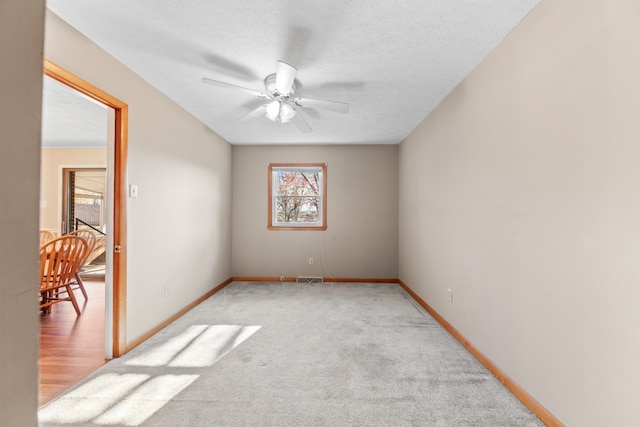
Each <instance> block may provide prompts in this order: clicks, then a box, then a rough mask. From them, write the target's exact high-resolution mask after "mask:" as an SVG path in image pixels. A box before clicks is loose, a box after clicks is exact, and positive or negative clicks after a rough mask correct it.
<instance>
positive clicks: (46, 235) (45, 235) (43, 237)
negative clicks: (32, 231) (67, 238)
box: [40, 230, 56, 246]
mask: <svg viewBox="0 0 640 427" xmlns="http://www.w3.org/2000/svg"><path fill="white" fill-rule="evenodd" d="M55 238H56V235H55V234H53V231H49V230H40V246H42V245H44V244H45V243H47V242H49V241H51V240H53V239H55Z"/></svg>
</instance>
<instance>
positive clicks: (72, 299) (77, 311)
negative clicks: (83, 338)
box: [65, 285, 81, 316]
mask: <svg viewBox="0 0 640 427" xmlns="http://www.w3.org/2000/svg"><path fill="white" fill-rule="evenodd" d="M65 286H66V287H67V292H68V293H69V299H70V300H71V304H73V308H74V309H75V310H76V314H77V315H78V316H80V314H81V313H80V307H78V301H77V300H76V296H75V295H74V294H73V289H71V285H65Z"/></svg>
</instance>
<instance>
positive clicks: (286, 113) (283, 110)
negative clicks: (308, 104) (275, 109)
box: [280, 103, 296, 123]
mask: <svg viewBox="0 0 640 427" xmlns="http://www.w3.org/2000/svg"><path fill="white" fill-rule="evenodd" d="M295 115H296V110H294V108H293V107H292V106H291V105H289V104H286V103H282V105H281V106H280V121H281V122H282V123H289V122H290V121H291V119H293V118H294V117H295Z"/></svg>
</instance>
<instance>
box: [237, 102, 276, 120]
mask: <svg viewBox="0 0 640 427" xmlns="http://www.w3.org/2000/svg"><path fill="white" fill-rule="evenodd" d="M268 105H269V104H263V105H261V106H259V107H257V108H254V109H253V110H251V111H249V112H248V113H247V114H245V115H244V116H242V117H240V120H238V121H239V122H247V121H249V120H252V119H255V118H256V117H260V116H263V115H265V114H266V112H267V106H268Z"/></svg>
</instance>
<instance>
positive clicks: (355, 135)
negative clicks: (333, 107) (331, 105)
mask: <svg viewBox="0 0 640 427" xmlns="http://www.w3.org/2000/svg"><path fill="white" fill-rule="evenodd" d="M538 2H539V0H404V1H397V0H396V1H394V0H326V1H319V0H315V1H314V0H297V1H291V0H289V1H287V0H261V1H257V0H234V1H233V2H230V1H223V0H190V1H187V0H166V1H162V2H158V1H154V0H137V1H130V0H110V1H103V0H48V1H47V6H48V8H49V9H50V10H52V11H53V12H54V13H56V14H57V15H58V16H60V17H61V18H62V19H64V20H65V21H67V22H68V23H69V24H71V25H72V26H73V27H75V28H76V29H78V30H79V31H80V32H81V33H83V34H85V35H86V36H87V37H88V38H89V39H91V40H93V41H94V42H95V43H97V44H98V45H100V46H101V47H102V48H103V49H105V50H106V51H107V52H109V53H110V54H111V55H113V56H114V57H116V58H117V59H119V60H120V61H121V62H123V63H124V64H125V65H127V66H128V67H129V68H130V69H132V70H133V71H134V72H136V73H137V74H138V75H140V76H141V77H142V78H143V79H144V80H146V81H147V82H149V83H150V84H151V85H153V86H155V87H156V88H157V89H158V90H160V91H161V92H163V93H165V94H166V95H167V96H168V97H170V98H171V99H173V100H174V101H175V102H176V103H178V104H179V105H181V106H182V107H183V108H184V109H186V110H187V111H189V112H191V114H193V115H194V116H195V117H197V118H198V119H199V120H201V121H202V122H203V123H205V124H206V125H207V126H209V127H210V128H211V129H212V130H214V131H215V132H217V133H218V134H219V135H221V136H222V137H223V138H224V139H226V140H227V141H229V142H231V143H233V144H260V143H269V144H279V143H320V144H398V143H400V142H401V141H402V140H403V139H404V138H405V137H406V136H407V135H408V134H409V133H410V132H411V131H412V130H413V129H414V128H415V127H416V126H417V125H418V124H419V123H420V122H421V121H422V120H423V119H424V118H425V117H426V116H427V115H428V114H429V113H430V112H431V111H432V110H433V109H434V108H435V107H436V106H437V105H438V103H439V102H440V101H441V100H442V99H443V98H444V97H445V96H446V95H447V94H448V93H449V92H450V91H451V90H452V89H453V88H454V87H455V86H456V85H457V84H458V83H459V82H460V81H461V80H462V79H463V78H464V77H465V76H466V75H467V74H468V73H469V72H470V71H471V70H472V69H473V68H474V67H475V66H476V65H477V64H478V63H479V62H480V61H481V60H482V58H484V57H485V56H486V55H487V54H488V53H489V52H490V51H491V50H492V49H493V48H494V47H495V46H496V45H497V44H498V43H499V42H500V41H501V40H502V39H503V38H504V37H505V35H506V34H507V33H508V32H509V31H511V29H513V27H514V26H516V25H517V24H518V22H520V21H521V20H522V18H523V17H524V16H525V15H526V14H527V13H529V11H530V10H531V9H532V8H533V7H534V6H535V5H536V4H537V3H538ZM277 60H282V61H285V62H287V63H289V64H291V65H293V66H295V67H297V68H298V73H297V83H298V90H297V93H296V95H297V96H302V97H307V98H317V99H325V100H335V101H342V102H347V103H349V104H350V111H349V113H347V114H341V113H336V112H331V111H320V110H313V109H304V110H303V112H302V114H303V116H304V118H305V119H306V120H307V122H308V123H309V124H310V125H311V127H312V128H313V131H312V132H310V133H301V132H300V131H299V130H298V129H297V128H296V127H295V126H294V125H293V124H292V123H287V124H281V123H274V122H271V121H270V120H268V119H267V118H266V117H258V118H256V119H253V120H250V121H247V122H239V121H238V119H239V118H240V117H242V116H243V115H244V114H246V113H248V112H249V111H251V110H252V109H253V108H255V107H257V106H259V105H261V104H262V103H264V101H262V100H260V99H258V98H256V97H254V96H252V95H248V94H246V93H243V92H242V91H239V90H234V89H229V88H222V87H217V86H211V85H205V84H203V83H202V82H201V79H202V78H203V77H207V78H210V79H214V80H220V81H224V82H228V83H231V84H234V85H238V86H243V87H247V88H251V89H254V90H258V91H263V90H264V83H263V81H264V78H265V77H266V76H268V75H269V74H273V73H274V72H275V69H276V61H277ZM487 102H491V101H490V100H487Z"/></svg>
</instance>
